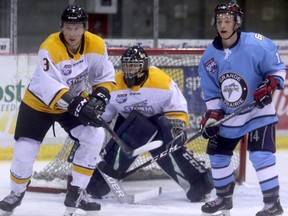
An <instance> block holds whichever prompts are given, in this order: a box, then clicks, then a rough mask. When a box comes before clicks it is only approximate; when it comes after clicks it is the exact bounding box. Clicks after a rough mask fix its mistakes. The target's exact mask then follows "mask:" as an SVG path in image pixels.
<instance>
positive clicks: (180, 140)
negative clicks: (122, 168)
mask: <svg viewBox="0 0 288 216" xmlns="http://www.w3.org/2000/svg"><path fill="white" fill-rule="evenodd" d="M255 104H256V101H252V102H251V103H249V104H247V105H245V106H243V107H241V108H239V109H237V110H236V111H234V112H233V113H231V114H229V115H227V116H225V117H224V118H223V119H221V120H219V121H217V122H215V123H214V124H212V125H211V127H212V126H220V125H222V124H223V123H224V122H226V121H228V120H230V119H231V118H233V117H234V116H236V115H239V114H241V113H244V112H245V111H247V110H249V109H250V108H252V107H254V106H255ZM202 133H203V131H199V132H197V133H196V134H194V135H193V136H191V137H190V138H187V135H186V132H182V133H180V134H179V135H178V136H176V137H175V138H174V139H173V140H172V141H171V142H169V143H168V144H167V146H168V147H169V148H168V149H166V150H165V151H163V152H162V153H160V154H158V155H156V156H155V157H153V158H152V159H151V160H148V161H147V162H145V163H143V164H141V165H139V166H138V167H136V168H134V169H132V170H130V171H128V172H125V173H120V172H118V171H116V170H114V169H113V168H112V167H111V166H109V165H108V164H107V163H106V162H105V161H101V162H100V163H99V164H98V168H99V169H100V170H102V172H104V173H106V174H107V175H109V176H112V177H113V178H116V179H123V178H125V177H127V176H129V175H131V174H133V173H135V172H136V171H138V170H140V169H142V168H143V167H146V166H148V165H150V164H152V163H154V162H156V161H158V160H161V158H163V157H166V156H167V155H169V153H172V152H174V151H176V150H178V149H179V148H181V147H182V146H184V145H186V144H188V143H189V142H191V141H193V140H195V139H197V138H198V137H200V136H201V135H202Z"/></svg>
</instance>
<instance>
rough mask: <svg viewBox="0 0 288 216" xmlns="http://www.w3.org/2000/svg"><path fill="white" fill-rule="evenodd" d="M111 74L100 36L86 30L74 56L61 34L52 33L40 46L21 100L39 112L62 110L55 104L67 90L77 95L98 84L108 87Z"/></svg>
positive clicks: (111, 66)
mask: <svg viewBox="0 0 288 216" xmlns="http://www.w3.org/2000/svg"><path fill="white" fill-rule="evenodd" d="M114 76H115V70H114V67H113V65H112V63H111V61H109V60H108V54H107V49H106V45H105V42H104V40H103V39H102V38H100V37H99V36H97V35H95V34H92V33H90V32H88V31H86V32H85V33H84V35H83V40H82V44H81V45H80V48H79V50H78V52H77V53H76V54H75V55H73V54H71V53H70V52H69V50H68V49H67V48H66V46H65V44H64V39H63V35H62V34H61V33H60V32H58V33H54V34H51V35H50V36H49V37H48V38H47V39H46V40H45V41H44V42H43V43H42V45H41V47H40V49H39V52H38V61H37V66H36V70H35V73H34V74H33V76H32V79H31V82H30V84H29V86H28V89H27V91H26V93H25V95H24V98H23V101H24V102H25V103H26V104H28V105H29V106H31V107H32V108H34V109H36V110H38V111H43V112H49V113H61V112H63V110H60V109H57V106H56V103H57V101H58V100H59V99H60V97H61V96H62V95H63V94H64V93H65V92H67V91H68V90H69V91H70V92H71V93H72V94H73V95H75V96H77V95H79V94H81V92H83V91H87V88H88V87H89V86H100V85H102V86H105V87H106V88H108V90H111V88H112V85H113V83H114V82H115V79H114ZM107 83H108V85H107ZM109 83H111V85H109Z"/></svg>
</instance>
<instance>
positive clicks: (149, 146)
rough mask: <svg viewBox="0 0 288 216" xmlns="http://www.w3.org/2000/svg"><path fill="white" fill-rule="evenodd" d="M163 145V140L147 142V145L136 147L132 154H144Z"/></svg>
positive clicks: (133, 155)
mask: <svg viewBox="0 0 288 216" xmlns="http://www.w3.org/2000/svg"><path fill="white" fill-rule="evenodd" d="M162 145H163V141H162V140H155V141H152V142H149V143H146V144H145V145H143V146H141V147H139V148H137V149H134V151H133V153H132V154H131V156H132V157H135V156H138V155H139V154H142V153H144V152H148V151H151V150H153V149H157V148H159V147H161V146H162Z"/></svg>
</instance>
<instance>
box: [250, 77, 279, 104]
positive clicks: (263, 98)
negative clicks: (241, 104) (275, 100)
mask: <svg viewBox="0 0 288 216" xmlns="http://www.w3.org/2000/svg"><path fill="white" fill-rule="evenodd" d="M276 89H277V81H276V79H275V78H274V77H272V76H267V77H266V78H265V80H263V81H262V82H261V83H260V85H259V86H258V87H257V89H256V90H255V92H254V100H255V101H256V106H257V107H258V108H259V109H262V108H263V107H264V106H266V105H268V104H270V103H271V102H272V94H273V92H274V91H275V90H276Z"/></svg>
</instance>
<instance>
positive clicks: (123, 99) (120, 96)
mask: <svg viewBox="0 0 288 216" xmlns="http://www.w3.org/2000/svg"><path fill="white" fill-rule="evenodd" d="M127 99H128V97H127V94H118V95H117V96H116V99H115V100H116V101H117V103H119V104H122V103H125V102H126V101H127Z"/></svg>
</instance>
